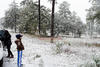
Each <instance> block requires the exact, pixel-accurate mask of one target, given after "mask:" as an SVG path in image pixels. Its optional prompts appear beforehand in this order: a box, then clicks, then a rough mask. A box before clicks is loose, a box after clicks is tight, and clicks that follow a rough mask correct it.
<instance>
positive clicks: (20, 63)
mask: <svg viewBox="0 0 100 67" xmlns="http://www.w3.org/2000/svg"><path fill="white" fill-rule="evenodd" d="M16 38H17V39H16V40H15V43H16V45H17V51H18V59H17V65H18V67H21V65H22V51H23V50H24V46H23V43H22V41H21V38H22V35H21V34H17V35H16Z"/></svg>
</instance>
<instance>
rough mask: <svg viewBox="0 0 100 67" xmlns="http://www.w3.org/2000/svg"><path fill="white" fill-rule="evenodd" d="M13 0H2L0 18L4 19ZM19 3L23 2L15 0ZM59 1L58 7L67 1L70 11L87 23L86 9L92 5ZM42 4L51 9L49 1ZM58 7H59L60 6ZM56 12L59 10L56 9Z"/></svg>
mask: <svg viewBox="0 0 100 67" xmlns="http://www.w3.org/2000/svg"><path fill="white" fill-rule="evenodd" d="M12 1H13V0H1V1H0V18H1V17H4V13H5V11H6V10H7V9H8V8H9V4H10V3H11V2H12ZM15 1H16V2H17V3H19V2H20V1H22V0H15ZM57 1H58V5H59V4H60V3H61V2H63V1H67V2H68V3H69V4H70V9H71V11H75V12H76V13H77V15H78V16H80V17H81V19H82V21H83V22H84V23H85V22H86V21H85V18H86V17H85V16H86V11H85V9H88V8H89V7H90V5H91V4H90V3H89V2H88V0H57ZM41 2H42V4H44V5H45V6H47V7H49V8H51V4H50V3H47V0H41ZM58 5H57V6H58ZM56 10H58V8H57V7H56Z"/></svg>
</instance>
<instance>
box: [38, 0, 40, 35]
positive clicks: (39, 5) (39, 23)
mask: <svg viewBox="0 0 100 67" xmlns="http://www.w3.org/2000/svg"><path fill="white" fill-rule="evenodd" d="M38 4H39V8H38V12H39V35H40V29H41V25H40V24H41V17H40V0H38Z"/></svg>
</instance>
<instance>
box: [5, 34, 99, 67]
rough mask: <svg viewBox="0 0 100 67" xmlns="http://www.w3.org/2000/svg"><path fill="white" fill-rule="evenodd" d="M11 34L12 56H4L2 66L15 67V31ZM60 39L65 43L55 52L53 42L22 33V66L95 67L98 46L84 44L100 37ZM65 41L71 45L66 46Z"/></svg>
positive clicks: (96, 40)
mask: <svg viewBox="0 0 100 67" xmlns="http://www.w3.org/2000/svg"><path fill="white" fill-rule="evenodd" d="M11 35H12V42H13V44H12V48H11V50H12V52H13V54H14V58H13V59H7V58H4V67H17V65H16V64H17V50H16V45H15V43H14V41H15V39H16V38H15V35H16V33H11ZM62 41H63V42H64V43H65V44H64V45H63V52H62V53H60V54H55V51H54V50H53V48H54V47H55V44H51V43H48V42H44V41H41V40H39V39H38V38H36V37H31V36H29V35H24V34H23V38H22V42H23V44H24V46H25V50H24V51H23V62H22V63H23V67H96V61H99V60H100V47H95V46H91V47H89V46H86V45H85V44H88V43H89V44H92V43H94V42H95V43H99V41H100V39H79V38H64V39H63V40H62ZM57 42H59V41H57ZM67 43H70V44H71V45H70V46H68V45H67ZM75 45H76V46H75ZM82 45H85V46H82ZM6 53H7V52H4V54H6Z"/></svg>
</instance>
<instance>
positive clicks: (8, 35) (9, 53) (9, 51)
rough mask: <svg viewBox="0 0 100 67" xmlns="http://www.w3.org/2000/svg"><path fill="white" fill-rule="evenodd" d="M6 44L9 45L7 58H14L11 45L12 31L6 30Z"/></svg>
mask: <svg viewBox="0 0 100 67" xmlns="http://www.w3.org/2000/svg"><path fill="white" fill-rule="evenodd" d="M3 43H4V46H6V47H7V50H8V56H7V58H14V56H13V54H12V52H11V50H10V49H11V45H12V42H11V35H10V33H9V32H8V31H7V30H4V41H3Z"/></svg>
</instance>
